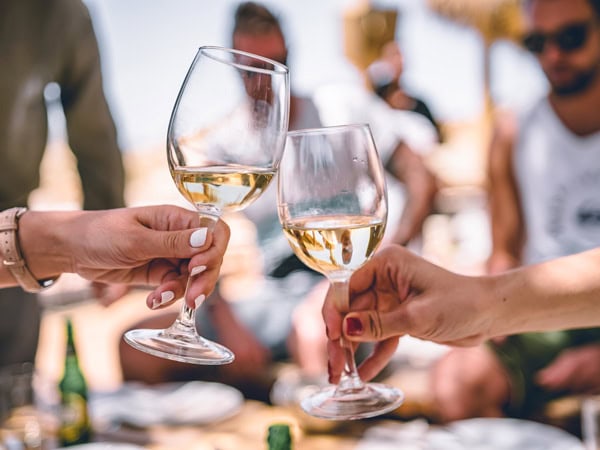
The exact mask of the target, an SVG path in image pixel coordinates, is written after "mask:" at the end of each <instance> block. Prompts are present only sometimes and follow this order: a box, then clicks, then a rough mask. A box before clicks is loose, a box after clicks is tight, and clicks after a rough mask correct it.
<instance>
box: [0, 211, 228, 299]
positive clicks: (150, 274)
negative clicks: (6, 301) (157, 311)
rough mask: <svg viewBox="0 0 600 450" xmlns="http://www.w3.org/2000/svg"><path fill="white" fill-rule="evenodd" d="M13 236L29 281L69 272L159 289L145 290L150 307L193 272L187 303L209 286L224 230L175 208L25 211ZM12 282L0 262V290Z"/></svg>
mask: <svg viewBox="0 0 600 450" xmlns="http://www.w3.org/2000/svg"><path fill="white" fill-rule="evenodd" d="M17 240H18V246H19V249H20V251H21V254H22V256H23V259H24V260H25V262H26V264H27V266H28V268H29V270H30V272H31V273H32V274H33V276H34V277H35V278H36V279H48V278H52V277H56V276H58V275H60V274H61V273H63V272H71V273H78V274H79V275H81V276H82V277H84V278H86V279H88V280H94V281H102V282H106V283H126V284H135V285H148V286H159V287H158V288H156V289H155V290H154V291H152V292H151V293H150V294H149V295H148V298H147V304H148V306H149V307H151V308H156V307H159V306H160V307H162V306H165V305H167V304H168V303H171V302H172V301H174V300H175V299H177V298H180V297H181V296H182V295H183V293H184V291H185V287H186V281H187V278H188V274H189V273H190V272H191V273H195V274H196V276H195V277H194V279H193V283H192V284H191V286H190V289H189V290H188V296H187V297H186V302H187V303H188V305H189V306H194V303H195V299H196V298H198V297H199V296H201V295H208V294H209V293H210V292H212V290H213V289H214V286H215V284H216V281H217V277H218V273H219V269H220V266H221V263H222V260H223V254H224V252H225V248H226V246H227V242H228V241H229V228H228V227H227V225H225V223H224V222H222V221H219V222H217V224H216V225H215V227H214V230H213V231H212V232H208V230H207V228H203V227H200V221H199V218H198V214H197V213H196V212H193V211H189V210H186V209H183V208H178V207H175V206H150V207H141V208H123V209H114V210H109V211H55V212H41V211H28V212H26V213H25V214H23V215H22V216H21V217H20V219H19V220H18V231H17ZM15 285H17V282H16V280H15V279H14V278H13V276H12V274H11V273H10V271H9V270H8V268H7V267H6V266H5V265H4V264H0V287H6V286H15ZM163 294H166V295H163ZM161 300H162V301H164V302H161Z"/></svg>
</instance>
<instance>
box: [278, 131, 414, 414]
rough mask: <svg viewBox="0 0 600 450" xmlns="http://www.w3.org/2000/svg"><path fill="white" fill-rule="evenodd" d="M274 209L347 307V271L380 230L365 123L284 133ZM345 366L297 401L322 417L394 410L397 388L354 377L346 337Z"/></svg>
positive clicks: (380, 189)
mask: <svg viewBox="0 0 600 450" xmlns="http://www.w3.org/2000/svg"><path fill="white" fill-rule="evenodd" d="M277 194H278V206H279V209H278V212H279V218H280V221H281V224H282V226H283V229H284V232H285V234H286V236H287V238H288V241H289V243H290V245H291V247H292V249H293V250H294V253H296V255H297V256H298V257H299V258H300V259H301V260H302V262H304V264H306V265H307V266H309V267H311V268H313V269H315V270H317V271H319V272H321V273H323V274H324V275H325V276H327V278H328V279H329V282H330V285H331V287H330V289H331V290H332V291H333V292H332V293H333V295H335V301H336V303H337V306H338V308H339V309H340V311H348V308H349V292H348V288H349V280H350V276H351V275H352V273H353V272H354V271H355V270H356V269H358V268H359V267H361V266H362V265H363V264H364V263H365V262H367V261H368V260H369V258H370V257H371V256H372V255H373V253H374V252H375V250H376V249H377V247H378V246H379V244H380V242H381V240H382V238H383V234H384V231H385V225H386V220H387V194H386V186H385V178H384V171H383V167H382V164H381V161H380V159H379V156H378V154H377V150H376V148H375V144H374V142H373V137H372V136H371V131H370V129H369V127H368V125H345V126H338V127H329V128H320V129H312V130H301V131H294V132H291V133H288V138H287V144H286V151H285V154H284V156H283V160H282V162H281V167H280V170H279V182H278V192H277ZM342 346H343V347H344V350H345V353H346V367H345V370H344V372H343V374H342V378H341V380H340V383H339V384H338V385H337V386H332V387H328V388H325V389H323V390H321V391H319V392H317V393H316V394H313V395H311V396H309V397H307V398H305V399H304V400H302V403H301V405H302V408H303V409H304V410H305V411H306V412H307V413H309V414H311V415H313V416H317V417H321V418H326V419H337V420H348V419H360V418H366V417H372V416H376V415H379V414H383V413H385V412H389V411H391V410H393V409H396V408H397V407H398V406H400V404H401V403H402V401H403V399H404V395H403V394H402V392H401V391H399V390H398V389H395V388H392V387H390V386H386V385H383V384H377V383H363V381H362V380H361V379H360V378H359V376H358V372H357V370H356V363H355V361H354V352H353V347H352V344H351V343H342Z"/></svg>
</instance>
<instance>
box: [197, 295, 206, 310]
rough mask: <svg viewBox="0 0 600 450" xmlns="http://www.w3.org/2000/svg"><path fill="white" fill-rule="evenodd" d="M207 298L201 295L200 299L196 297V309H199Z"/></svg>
mask: <svg viewBox="0 0 600 450" xmlns="http://www.w3.org/2000/svg"><path fill="white" fill-rule="evenodd" d="M205 298H206V295H204V294H200V295H199V296H198V297H196V300H194V305H196V308H198V307H199V306H200V305H201V304H202V302H203V301H204V299H205Z"/></svg>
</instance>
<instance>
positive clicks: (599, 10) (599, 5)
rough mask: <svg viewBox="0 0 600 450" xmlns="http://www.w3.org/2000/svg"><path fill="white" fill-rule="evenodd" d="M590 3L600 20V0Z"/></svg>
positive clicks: (527, 1) (591, 0)
mask: <svg viewBox="0 0 600 450" xmlns="http://www.w3.org/2000/svg"><path fill="white" fill-rule="evenodd" d="M587 1H588V3H589V4H590V6H591V7H592V9H593V10H594V12H595V13H596V16H597V17H598V18H600V0H587ZM531 2H532V0H525V1H524V3H525V4H526V5H528V4H530V3H531Z"/></svg>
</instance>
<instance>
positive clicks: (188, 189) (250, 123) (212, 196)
mask: <svg viewBox="0 0 600 450" xmlns="http://www.w3.org/2000/svg"><path fill="white" fill-rule="evenodd" d="M289 95H290V92H289V73H288V69H287V67H286V66H285V65H283V64H280V63H278V62H275V61H272V60H270V59H267V58H263V57H260V56H257V55H253V54H250V53H246V52H242V51H237V50H232V49H227V48H221V47H213V46H208V47H201V48H200V49H199V50H198V52H197V54H196V57H195V58H194V61H193V62H192V65H191V67H190V69H189V70H188V73H187V75H186V77H185V80H184V82H183V86H182V87H181V90H180V91H179V95H178V97H177V100H176V102H175V107H174V108H173V112H172V114H171V120H170V122H169V129H168V132H167V159H168V163H169V170H170V172H171V176H172V177H173V181H174V182H175V184H176V186H177V188H178V189H179V191H180V192H181V194H182V195H183V196H184V197H185V198H186V199H187V200H188V201H189V202H190V203H191V204H192V205H193V206H194V207H195V208H196V210H197V211H198V213H199V215H200V221H201V225H202V226H206V227H207V228H209V229H212V228H213V227H214V224H215V223H216V221H217V220H218V219H219V217H220V215H221V214H222V213H223V212H229V211H238V210H241V209H243V208H244V207H246V206H247V205H249V204H250V203H251V202H252V201H254V200H255V199H256V198H258V196H260V195H261V194H262V193H263V192H264V190H265V189H266V188H267V186H268V185H269V183H270V181H271V179H272V178H273V176H274V175H275V172H276V171H277V168H278V165H279V161H280V159H281V155H282V153H283V147H284V145H285V136H286V132H287V128H288V110H289ZM198 276H202V275H201V274H200V275H198ZM188 284H189V281H188ZM186 295H187V289H186ZM194 315H195V310H194V309H192V308H189V307H188V306H186V305H185V303H184V305H183V308H182V311H181V313H180V315H179V317H178V318H177V319H176V321H175V323H173V325H171V327H169V328H167V329H164V330H149V329H145V330H131V331H128V332H127V333H126V334H125V340H126V341H127V342H128V343H129V344H131V345H132V346H133V347H135V348H137V349H139V350H142V351H144V352H146V353H150V354H152V355H155V356H159V357H163V358H167V359H172V360H176V361H182V362H188V363H195V364H207V365H216V364H226V363H229V362H232V361H233V359H234V355H233V353H232V352H231V351H230V350H229V349H227V348H226V347H224V346H222V345H220V344H217V343H215V342H212V341H209V340H208V339H205V338H203V337H201V336H199V335H198V334H197V332H196V327H195V318H194Z"/></svg>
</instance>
